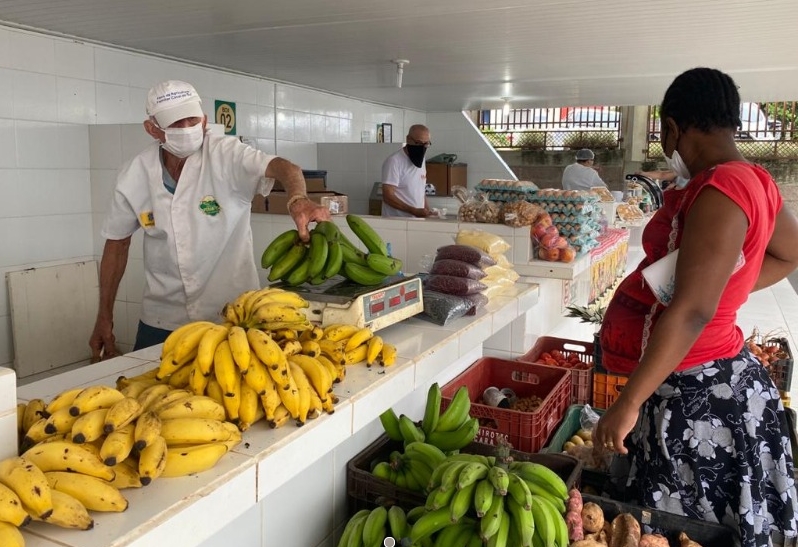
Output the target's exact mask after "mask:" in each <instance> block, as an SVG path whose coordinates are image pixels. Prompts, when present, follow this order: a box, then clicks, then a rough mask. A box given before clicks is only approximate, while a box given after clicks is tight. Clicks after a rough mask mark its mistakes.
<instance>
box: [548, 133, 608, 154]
mask: <svg viewBox="0 0 798 547" xmlns="http://www.w3.org/2000/svg"><path fill="white" fill-rule="evenodd" d="M562 144H563V146H564V147H566V148H570V149H572V150H574V149H578V148H590V149H592V150H595V149H600V148H618V133H617V132H615V131H575V132H573V133H569V134H567V135H566V136H565V139H563V143H562Z"/></svg>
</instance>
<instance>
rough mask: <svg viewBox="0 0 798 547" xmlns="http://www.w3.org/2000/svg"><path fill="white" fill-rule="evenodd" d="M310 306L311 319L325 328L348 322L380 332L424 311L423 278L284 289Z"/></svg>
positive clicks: (341, 281)
mask: <svg viewBox="0 0 798 547" xmlns="http://www.w3.org/2000/svg"><path fill="white" fill-rule="evenodd" d="M284 288H285V289H286V290H290V291H294V292H296V293H298V294H300V295H301V296H302V297H303V298H304V299H305V300H307V301H308V302H309V303H310V307H309V308H307V309H306V310H305V314H306V315H307V317H308V319H310V320H311V321H313V322H315V323H320V324H321V325H322V326H326V325H330V324H333V323H347V324H352V325H357V326H358V327H366V326H368V327H370V328H371V329H372V330H374V331H377V330H379V329H383V328H385V327H388V326H390V325H393V324H394V323H398V322H399V321H402V320H403V319H407V318H408V317H412V316H414V315H416V314H417V313H420V312H421V311H423V310H424V300H423V294H422V288H421V279H419V278H418V277H417V276H412V277H403V276H394V277H390V278H388V279H386V280H385V281H384V282H383V283H381V284H380V285H373V286H363V285H358V284H357V283H353V282H351V281H349V280H348V279H345V278H343V277H338V276H336V277H334V278H331V279H328V280H327V281H325V282H324V283H322V284H320V285H302V286H299V287H284Z"/></svg>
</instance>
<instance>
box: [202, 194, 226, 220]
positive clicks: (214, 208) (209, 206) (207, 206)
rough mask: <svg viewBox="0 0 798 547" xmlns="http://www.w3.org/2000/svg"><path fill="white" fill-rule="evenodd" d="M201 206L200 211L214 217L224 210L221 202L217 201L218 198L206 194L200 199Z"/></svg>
mask: <svg viewBox="0 0 798 547" xmlns="http://www.w3.org/2000/svg"><path fill="white" fill-rule="evenodd" d="M199 208H200V211H202V212H203V213H205V214H206V215H210V216H212V217H215V216H216V215H218V214H219V213H221V212H222V206H221V205H219V202H218V201H216V198H215V197H213V196H205V197H204V198H202V200H200V204H199Z"/></svg>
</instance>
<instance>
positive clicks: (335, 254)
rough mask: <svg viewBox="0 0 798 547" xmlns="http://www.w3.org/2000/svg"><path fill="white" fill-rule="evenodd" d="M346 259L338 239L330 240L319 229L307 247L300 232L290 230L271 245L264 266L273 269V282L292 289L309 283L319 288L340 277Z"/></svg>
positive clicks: (312, 234) (262, 260)
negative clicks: (335, 276) (300, 236)
mask: <svg viewBox="0 0 798 547" xmlns="http://www.w3.org/2000/svg"><path fill="white" fill-rule="evenodd" d="M329 224H331V225H332V226H335V225H334V224H332V223H329ZM343 256H344V255H343V249H342V248H341V244H340V242H339V241H338V238H337V237H328V236H327V235H326V233H325V232H324V231H323V230H320V229H319V228H318V227H316V228H314V229H313V230H311V232H310V240H309V241H308V242H307V243H305V242H303V241H302V240H300V239H299V234H298V233H297V231H296V230H288V231H286V232H283V233H282V234H280V235H278V236H277V237H275V238H274V240H272V242H271V243H269V245H268V246H267V247H266V249H265V250H264V251H263V255H262V256H261V266H262V267H263V269H269V268H271V270H270V271H269V276H268V278H269V281H278V280H281V281H283V282H284V283H285V284H287V285H289V286H292V287H293V286H296V285H301V284H302V283H306V282H311V283H314V284H316V285H318V284H321V283H322V282H324V281H326V280H327V279H329V278H331V277H333V276H334V275H337V274H338V272H339V271H340V270H341V267H342V264H343Z"/></svg>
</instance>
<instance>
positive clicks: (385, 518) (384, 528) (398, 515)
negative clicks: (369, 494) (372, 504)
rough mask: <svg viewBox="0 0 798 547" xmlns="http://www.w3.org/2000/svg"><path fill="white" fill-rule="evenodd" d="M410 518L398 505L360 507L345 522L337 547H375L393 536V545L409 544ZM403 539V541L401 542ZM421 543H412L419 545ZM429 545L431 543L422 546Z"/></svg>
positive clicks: (414, 545) (415, 546)
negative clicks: (360, 508) (370, 507)
mask: <svg viewBox="0 0 798 547" xmlns="http://www.w3.org/2000/svg"><path fill="white" fill-rule="evenodd" d="M411 526H412V525H411V520H410V519H409V517H408V514H406V513H405V511H404V510H403V509H402V508H401V507H399V506H398V505H392V506H391V507H390V508H389V509H388V508H385V507H382V506H380V507H377V508H376V509H372V510H369V509H362V510H360V511H358V512H357V513H355V514H354V515H353V516H352V518H350V519H349V521H348V522H347V523H346V526H345V527H344V531H343V533H342V534H341V539H340V540H339V541H338V547H376V546H380V545H387V544H386V543H385V542H384V540H385V539H386V538H389V537H391V538H393V539H394V540H395V542H394V545H410V544H408V543H406V541H407V540H406V538H407V537H409V535H410V529H411ZM403 540H405V542H403ZM422 545H423V544H418V546H417V545H416V544H413V547H421V546H422ZM428 546H429V547H431V543H430V544H427V545H424V547H428Z"/></svg>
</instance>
